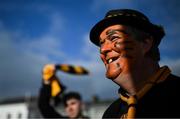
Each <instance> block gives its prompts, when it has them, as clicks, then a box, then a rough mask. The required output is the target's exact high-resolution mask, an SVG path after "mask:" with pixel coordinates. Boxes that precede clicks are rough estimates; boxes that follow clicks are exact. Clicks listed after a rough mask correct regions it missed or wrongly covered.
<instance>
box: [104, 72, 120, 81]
mask: <svg viewBox="0 0 180 119" xmlns="http://www.w3.org/2000/svg"><path fill="white" fill-rule="evenodd" d="M120 73H121V71H116V72H108V71H107V72H106V77H107V78H108V79H111V80H114V79H116V78H117V77H118V76H119V75H120Z"/></svg>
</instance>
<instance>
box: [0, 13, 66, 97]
mask: <svg viewBox="0 0 180 119" xmlns="http://www.w3.org/2000/svg"><path fill="white" fill-rule="evenodd" d="M50 20H51V22H52V23H51V25H50V27H49V31H48V32H47V33H45V35H43V36H40V37H35V38H31V37H27V36H24V34H23V32H12V31H10V30H7V29H6V28H5V26H3V23H2V22H0V39H1V43H0V57H1V62H0V65H1V67H0V79H1V80H0V96H1V98H3V97H6V96H22V95H24V94H25V93H27V92H30V93H31V94H33V95H34V94H37V93H38V89H39V88H40V84H41V68H42V67H43V65H44V64H47V63H54V62H55V60H54V59H53V58H52V57H53V56H54V57H56V58H58V59H62V60H63V58H64V57H65V56H64V53H63V52H61V51H59V50H60V47H61V40H59V39H60V38H59V37H57V35H56V34H57V33H58V32H59V30H60V28H59V27H62V24H61V17H60V16H59V15H58V14H55V15H53V14H52V16H50ZM57 21H58V22H57ZM16 39H18V40H16Z"/></svg>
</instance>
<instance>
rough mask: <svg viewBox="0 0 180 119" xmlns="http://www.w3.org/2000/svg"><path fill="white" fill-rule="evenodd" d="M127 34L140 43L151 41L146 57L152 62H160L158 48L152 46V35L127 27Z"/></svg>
mask: <svg viewBox="0 0 180 119" xmlns="http://www.w3.org/2000/svg"><path fill="white" fill-rule="evenodd" d="M127 32H129V33H130V34H131V35H132V37H134V39H136V40H138V41H140V42H144V40H145V39H147V38H149V39H153V45H152V47H151V49H150V50H149V52H147V54H146V56H147V57H150V58H152V59H153V60H154V61H160V52H159V48H158V46H157V45H155V44H154V38H153V37H152V35H150V34H149V33H147V32H144V31H142V30H139V29H137V28H134V27H130V26H128V27H127Z"/></svg>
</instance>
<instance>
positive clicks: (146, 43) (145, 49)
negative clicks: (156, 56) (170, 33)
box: [143, 37, 153, 54]
mask: <svg viewBox="0 0 180 119" xmlns="http://www.w3.org/2000/svg"><path fill="white" fill-rule="evenodd" d="M152 45H153V38H152V37H149V38H146V39H145V40H144V41H143V54H146V53H147V52H149V51H150V49H151V48H152Z"/></svg>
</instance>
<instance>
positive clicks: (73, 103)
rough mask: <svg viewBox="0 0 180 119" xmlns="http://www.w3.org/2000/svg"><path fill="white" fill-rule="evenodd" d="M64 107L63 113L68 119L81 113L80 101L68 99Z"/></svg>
mask: <svg viewBox="0 0 180 119" xmlns="http://www.w3.org/2000/svg"><path fill="white" fill-rule="evenodd" d="M66 104H67V105H66V107H65V111H66V113H67V115H68V117H70V118H76V117H78V116H79V114H80V113H81V107H82V104H81V101H80V100H77V99H74V98H72V99H69V100H67V102H66Z"/></svg>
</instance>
